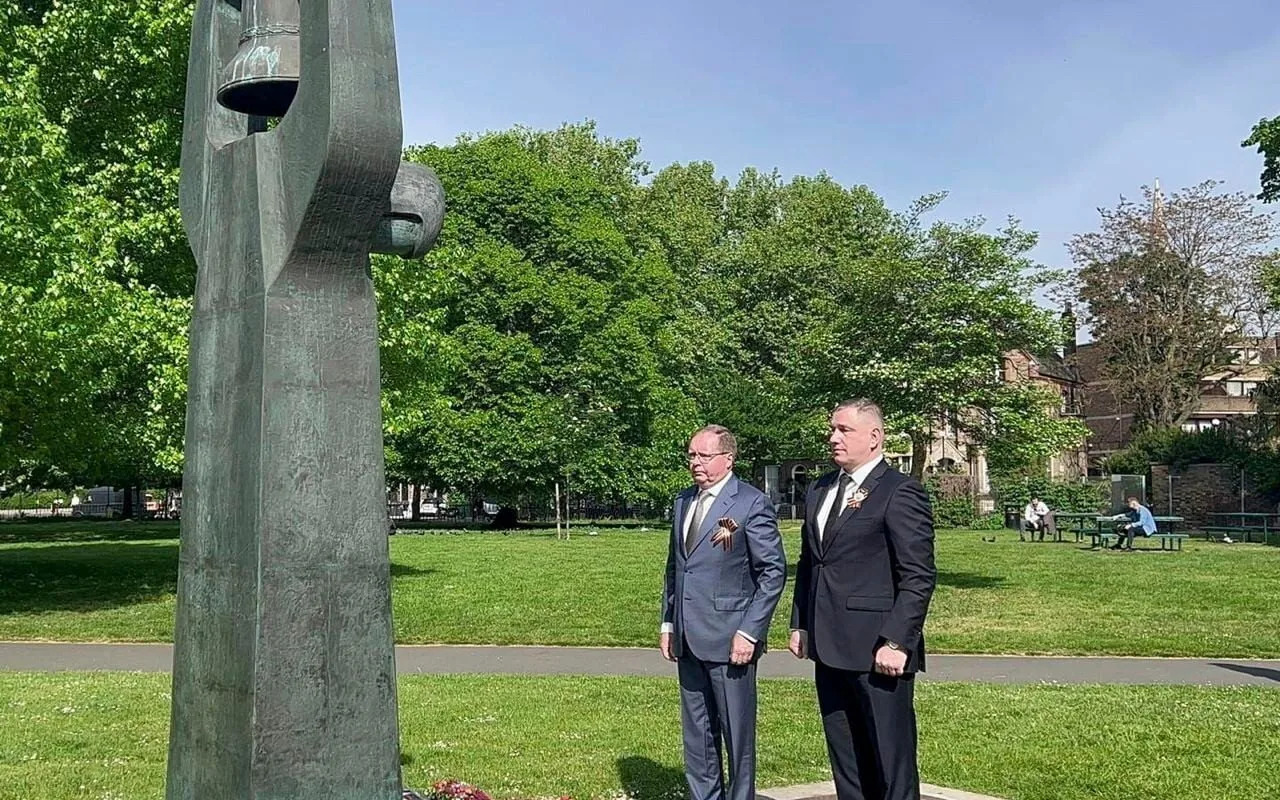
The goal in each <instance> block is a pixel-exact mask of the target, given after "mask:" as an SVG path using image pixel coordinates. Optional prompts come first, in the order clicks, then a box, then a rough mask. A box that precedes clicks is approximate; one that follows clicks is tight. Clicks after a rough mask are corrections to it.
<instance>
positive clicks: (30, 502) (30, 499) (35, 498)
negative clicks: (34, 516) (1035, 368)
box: [0, 491, 71, 510]
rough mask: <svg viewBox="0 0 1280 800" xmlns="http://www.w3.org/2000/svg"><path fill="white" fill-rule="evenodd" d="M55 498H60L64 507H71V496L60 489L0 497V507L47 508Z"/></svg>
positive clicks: (15, 508)
mask: <svg viewBox="0 0 1280 800" xmlns="http://www.w3.org/2000/svg"><path fill="white" fill-rule="evenodd" d="M55 500H61V501H62V505H63V506H64V507H67V508H70V507H71V496H70V495H68V494H67V493H66V492H61V491H46V492H17V493H16V494H11V495H9V496H8V497H0V509H5V510H21V509H27V508H49V507H51V506H53V505H54V501H55Z"/></svg>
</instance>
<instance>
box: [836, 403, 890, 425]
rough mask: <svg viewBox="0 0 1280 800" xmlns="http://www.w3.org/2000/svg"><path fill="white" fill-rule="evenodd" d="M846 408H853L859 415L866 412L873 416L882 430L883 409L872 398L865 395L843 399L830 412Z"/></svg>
mask: <svg viewBox="0 0 1280 800" xmlns="http://www.w3.org/2000/svg"><path fill="white" fill-rule="evenodd" d="M846 408H850V409H853V411H854V412H855V413H857V414H859V415H861V414H866V415H868V416H872V417H875V419H876V422H878V423H880V429H881V430H884V411H882V410H881V409H880V406H879V405H877V404H876V402H875V401H874V400H868V399H867V398H865V397H855V398H853V399H852V400H845V401H843V402H841V403H840V404H839V405H837V406H836V407H835V409H834V410H833V411H832V412H831V413H833V414H834V413H835V412H836V411H843V410H844V409H846Z"/></svg>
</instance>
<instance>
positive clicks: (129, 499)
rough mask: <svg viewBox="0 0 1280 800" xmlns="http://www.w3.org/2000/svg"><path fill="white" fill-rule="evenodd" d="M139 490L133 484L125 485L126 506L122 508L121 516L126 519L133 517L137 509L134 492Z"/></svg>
mask: <svg viewBox="0 0 1280 800" xmlns="http://www.w3.org/2000/svg"><path fill="white" fill-rule="evenodd" d="M135 491H137V490H136V488H135V487H133V486H126V487H124V506H123V507H122V508H121V509H120V516H121V517H123V518H124V519H133V517H134V514H135V513H136V511H137V510H136V509H135V508H134V506H135V503H134V502H133V493H134V492H135Z"/></svg>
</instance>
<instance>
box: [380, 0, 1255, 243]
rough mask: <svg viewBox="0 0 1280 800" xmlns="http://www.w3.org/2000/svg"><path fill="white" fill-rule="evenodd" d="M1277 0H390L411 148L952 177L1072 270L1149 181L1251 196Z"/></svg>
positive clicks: (988, 213) (967, 212) (910, 180)
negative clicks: (611, 144)
mask: <svg viewBox="0 0 1280 800" xmlns="http://www.w3.org/2000/svg"><path fill="white" fill-rule="evenodd" d="M1274 2H1275V0H1224V2H1219V3H1216V4H1214V6H1213V10H1212V11H1211V10H1210V4H1208V3H1204V2H1192V0H1166V1H1165V2H1152V1H1151V0H1075V2H1059V0H1022V1H1021V2H1011V1H1010V0H987V1H986V2H980V1H979V0H946V1H945V2H944V1H943V0H933V1H932V2H899V3H895V4H891V3H889V2H859V1H858V0H847V1H846V2H843V3H839V2H803V1H802V0H797V2H795V3H792V4H789V5H790V8H786V6H784V4H783V3H777V2H771V3H765V2H757V0H743V1H742V2H736V3H733V2H722V0H704V1H701V2H700V1H698V0H694V1H693V2H686V3H675V2H652V3H649V4H647V5H644V4H640V3H616V2H607V0H606V1H605V2H595V3H588V2H571V1H570V0H562V1H560V2H550V1H547V2H527V3H502V2H493V1H492V0H473V1H472V2H465V3H464V2H454V1H453V0H440V1H439V2H430V3H427V2H422V0H396V2H395V12H396V26H397V38H398V42H399V45H398V47H399V59H400V82H401V91H402V102H403V107H404V120H405V143H406V144H424V143H427V142H437V143H442V144H445V143H449V142H451V141H453V139H454V138H455V137H456V136H457V134H459V133H464V132H467V133H475V132H483V131H487V130H500V129H505V128H508V127H511V126H512V125H516V124H523V125H529V126H532V127H536V128H553V127H556V126H558V125H560V124H561V123H563V122H575V121H581V120H584V119H593V120H595V121H596V122H597V123H598V124H599V126H600V129H601V131H602V132H603V133H604V134H606V135H609V136H615V137H636V138H638V139H639V140H640V142H641V146H642V148H643V152H644V157H645V158H646V159H647V160H648V161H649V162H650V163H651V164H652V165H653V166H654V167H655V168H659V167H662V166H665V165H667V164H669V163H672V162H674V161H682V162H683V161H695V160H709V161H712V162H713V163H714V164H715V165H716V167H717V169H718V170H719V171H720V172H721V174H724V175H726V176H728V177H730V178H733V177H735V176H736V175H737V174H738V173H739V172H740V171H741V170H742V169H743V168H744V167H747V166H755V167H759V168H761V169H766V170H767V169H772V168H774V167H777V168H778V169H779V170H780V171H781V172H782V174H783V175H784V176H787V177H790V176H792V175H796V174H813V173H816V172H818V171H820V170H825V171H827V172H828V173H830V174H831V175H832V176H833V177H834V178H835V179H836V180H838V181H840V182H841V183H844V184H846V185H848V184H855V183H865V184H867V185H868V186H870V187H871V188H872V189H874V190H875V191H876V192H878V193H879V194H880V195H882V196H883V197H885V198H886V200H887V201H888V202H889V204H890V205H891V206H893V207H895V208H903V207H904V206H905V205H906V204H907V203H909V202H910V201H911V200H912V199H913V198H915V197H917V196H919V195H921V194H925V193H928V192H933V191H938V190H945V191H947V192H949V198H948V200H947V202H946V203H945V204H944V205H943V206H942V210H941V212H940V213H941V214H942V215H943V216H945V217H947V218H951V219H960V218H965V217H970V216H974V215H981V216H985V217H986V218H988V219H989V220H990V221H991V223H992V225H993V226H994V224H995V223H999V222H1001V221H1003V220H1004V219H1005V217H1007V216H1009V215H1013V216H1015V217H1018V218H1019V219H1021V220H1022V221H1023V223H1024V225H1025V226H1026V227H1028V228H1030V229H1032V230H1036V231H1038V232H1040V234H1041V237H1042V238H1041V245H1040V247H1039V248H1038V249H1037V250H1036V252H1035V253H1034V255H1035V256H1036V258H1037V259H1038V260H1040V261H1042V262H1043V263H1046V264H1048V265H1050V266H1065V265H1066V264H1067V263H1068V257H1067V254H1066V250H1065V248H1064V246H1063V245H1064V243H1065V242H1066V240H1067V239H1068V238H1069V237H1070V236H1071V234H1073V233H1077V232H1083V231H1087V230H1091V229H1092V228H1093V227H1094V226H1095V224H1096V221H1097V207H1098V206H1111V205H1114V204H1115V203H1116V201H1117V200H1118V199H1119V197H1120V195H1121V194H1125V195H1128V196H1137V195H1138V194H1139V192H1140V187H1141V186H1142V185H1143V184H1149V183H1151V181H1152V180H1153V179H1155V178H1159V180H1160V183H1161V185H1162V187H1164V188H1165V189H1166V190H1170V189H1176V188H1179V187H1182V186H1187V185H1190V184H1193V183H1198V182H1199V181H1201V180H1204V179H1208V178H1216V179H1219V180H1223V181H1225V182H1226V188H1228V189H1235V190H1242V191H1248V192H1250V193H1253V192H1256V191H1257V183H1258V173H1259V172H1260V170H1261V158H1260V157H1259V156H1258V155H1257V154H1256V153H1254V152H1253V151H1252V150H1250V149H1245V148H1241V147H1240V146H1239V143H1240V141H1241V140H1242V139H1243V138H1245V136H1246V135H1247V134H1248V132H1249V129H1250V128H1251V127H1252V125H1253V123H1254V122H1256V121H1257V120H1258V119H1259V118H1260V117H1262V116H1271V115H1275V114H1280V26H1277V25H1276V24H1275V23H1276V20H1277V15H1276V13H1275V10H1274ZM1269 6H1270V7H1269ZM784 9H785V10H784Z"/></svg>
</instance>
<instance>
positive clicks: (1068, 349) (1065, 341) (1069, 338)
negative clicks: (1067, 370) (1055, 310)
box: [1062, 301, 1078, 358]
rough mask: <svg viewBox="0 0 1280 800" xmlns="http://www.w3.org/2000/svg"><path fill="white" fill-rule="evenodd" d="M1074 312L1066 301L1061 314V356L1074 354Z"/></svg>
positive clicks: (1075, 325) (1075, 323)
mask: <svg viewBox="0 0 1280 800" xmlns="http://www.w3.org/2000/svg"><path fill="white" fill-rule="evenodd" d="M1077 324H1078V323H1077V321H1076V312H1075V310H1074V309H1073V308H1072V307H1071V302H1070V301H1067V304H1066V308H1065V309H1064V310H1063V312H1062V354H1063V355H1064V356H1066V357H1068V358H1069V357H1071V356H1073V355H1075V354H1076V327H1077Z"/></svg>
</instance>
